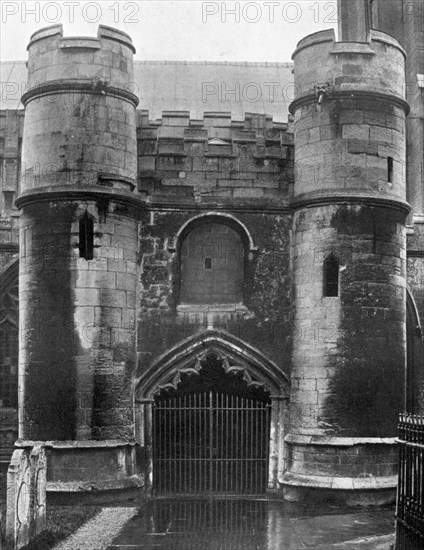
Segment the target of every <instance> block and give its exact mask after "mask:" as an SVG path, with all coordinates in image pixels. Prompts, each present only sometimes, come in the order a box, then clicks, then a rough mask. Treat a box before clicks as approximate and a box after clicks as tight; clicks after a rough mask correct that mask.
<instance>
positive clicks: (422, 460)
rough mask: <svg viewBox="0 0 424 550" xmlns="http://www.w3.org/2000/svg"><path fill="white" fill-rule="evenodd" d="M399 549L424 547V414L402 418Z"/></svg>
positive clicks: (400, 433) (397, 538) (397, 544)
mask: <svg viewBox="0 0 424 550" xmlns="http://www.w3.org/2000/svg"><path fill="white" fill-rule="evenodd" d="M398 444H399V483H398V493H397V506H396V547H395V548H396V550H416V549H417V548H424V477H423V476H424V416H416V415H409V414H401V415H400V418H399V439H398Z"/></svg>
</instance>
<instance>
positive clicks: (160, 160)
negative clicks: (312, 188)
mask: <svg viewBox="0 0 424 550" xmlns="http://www.w3.org/2000/svg"><path fill="white" fill-rule="evenodd" d="M137 141H138V169H139V170H138V176H139V187H140V190H142V191H147V192H148V193H149V195H157V194H160V195H163V194H167V195H168V194H169V193H172V194H173V195H175V196H179V197H180V198H181V196H182V195H184V193H185V194H186V195H187V196H191V197H192V198H193V200H194V199H195V195H196V193H200V195H201V196H204V195H207V196H208V197H209V198H211V197H215V198H220V199H222V198H223V197H226V198H229V199H230V200H232V199H234V198H238V200H240V199H244V200H246V199H258V198H268V199H269V198H271V197H274V198H275V197H279V198H284V197H286V198H287V197H288V196H289V194H290V192H291V185H292V181H293V162H294V152H293V151H294V146H293V121H292V117H290V120H289V122H288V123H278V122H274V121H273V119H272V117H271V116H266V115H257V114H251V113H249V114H246V115H245V119H244V120H233V119H232V118H231V114H230V113H227V112H205V113H204V115H203V118H202V119H192V118H190V113H189V112H188V111H164V112H163V113H162V118H161V119H159V120H150V118H149V112H148V111H138V112H137Z"/></svg>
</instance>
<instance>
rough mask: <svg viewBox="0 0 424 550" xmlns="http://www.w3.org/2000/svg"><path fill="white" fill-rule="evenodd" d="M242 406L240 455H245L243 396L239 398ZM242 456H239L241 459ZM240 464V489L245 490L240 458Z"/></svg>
mask: <svg viewBox="0 0 424 550" xmlns="http://www.w3.org/2000/svg"><path fill="white" fill-rule="evenodd" d="M238 401H239V406H240V409H239V410H240V416H241V430H240V451H241V452H240V455H241V456H243V453H244V412H243V397H241V398H240V397H239V398H238ZM239 458H240V457H237V459H239ZM237 462H238V464H239V466H240V490H241V491H244V468H243V463H242V462H240V460H237Z"/></svg>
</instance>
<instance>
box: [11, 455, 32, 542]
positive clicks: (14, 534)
mask: <svg viewBox="0 0 424 550" xmlns="http://www.w3.org/2000/svg"><path fill="white" fill-rule="evenodd" d="M32 481H33V480H32V471H31V462H30V451H29V450H28V449H18V450H15V451H14V453H13V456H12V460H11V461H10V465H9V469H8V472H7V512H6V546H7V547H10V548H11V549H16V550H18V549H19V548H23V547H24V546H26V545H27V544H28V543H29V541H30V540H31V534H32V533H31V527H32V524H33V517H32V508H31V499H32Z"/></svg>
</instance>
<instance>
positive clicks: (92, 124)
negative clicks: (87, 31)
mask: <svg viewBox="0 0 424 550" xmlns="http://www.w3.org/2000/svg"><path fill="white" fill-rule="evenodd" d="M28 51H29V59H28V90H27V92H26V93H25V94H24V95H23V97H22V102H23V103H24V105H25V127H24V136H23V152H22V177H21V191H22V192H25V191H28V190H30V189H34V188H40V187H46V186H57V185H68V186H69V187H76V188H84V187H85V186H87V185H98V186H99V187H100V188H110V187H113V188H116V189H120V190H122V191H123V192H125V191H128V192H133V191H134V189H135V181H136V172H137V151H136V148H137V142H136V127H135V107H136V105H137V103H138V99H137V97H136V96H135V95H134V94H133V92H132V90H133V60H132V57H133V53H134V48H133V46H132V43H131V39H130V38H129V37H128V35H126V34H125V33H122V32H121V31H118V30H114V29H110V28H109V27H102V26H100V27H99V32H98V37H97V38H85V37H71V38H64V37H63V31H62V27H61V25H56V26H53V27H49V28H47V29H42V30H41V31H39V32H37V33H35V34H34V35H33V36H32V38H31V42H30V44H29V46H28Z"/></svg>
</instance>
